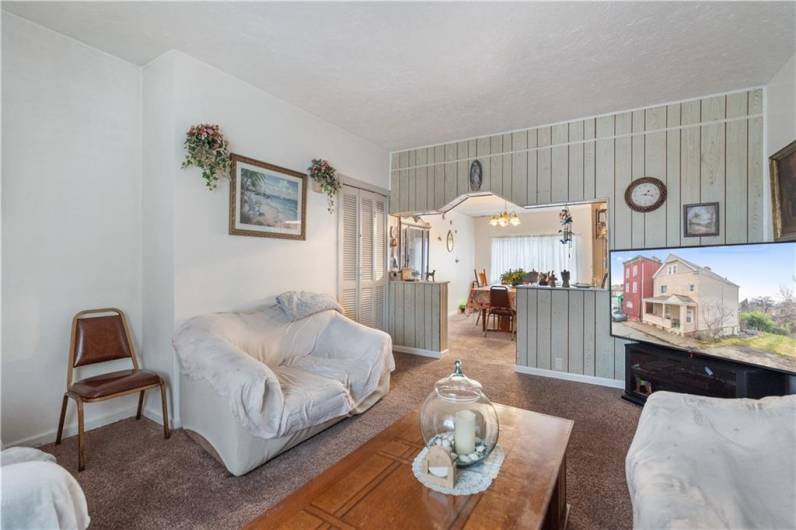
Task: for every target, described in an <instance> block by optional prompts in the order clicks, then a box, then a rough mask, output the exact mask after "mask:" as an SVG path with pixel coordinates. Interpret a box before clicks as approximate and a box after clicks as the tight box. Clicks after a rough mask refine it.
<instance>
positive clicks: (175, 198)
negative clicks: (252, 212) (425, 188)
mask: <svg viewBox="0 0 796 530" xmlns="http://www.w3.org/2000/svg"><path fill="white" fill-rule="evenodd" d="M143 78H144V105H143V123H144V136H145V142H146V145H145V146H146V148H145V149H144V152H143V158H144V167H145V172H144V173H145V174H144V176H143V189H144V195H143V212H144V228H143V230H144V289H143V290H144V294H143V301H144V308H145V312H146V314H147V317H146V318H147V320H146V323H147V325H146V334H145V337H146V338H145V342H146V344H147V347H148V349H149V351H150V353H151V355H152V357H151V361H152V365H153V366H156V367H157V369H158V370H163V371H167V372H170V374H171V377H170V379H171V388H172V394H173V395H172V402H173V404H174V412H172V414H173V417H174V418H175V423H176V424H179V388H178V387H179V382H178V380H177V379H178V378H177V377H176V376H177V374H178V366H177V364H176V361H175V356H174V353H173V350H172V348H171V344H170V340H171V336H172V334H173V331H174V328H175V326H177V325H178V324H179V322H181V321H182V320H184V319H186V318H189V317H192V316H195V315H198V314H203V313H208V312H214V311H229V310H238V309H248V308H252V307H256V306H258V305H263V304H265V303H271V302H272V301H273V299H274V298H275V297H276V295H278V294H279V293H281V292H284V291H286V290H289V289H296V290H298V289H303V290H310V291H318V292H326V293H329V294H331V295H335V294H336V286H337V213H336V212H335V213H334V214H329V213H328V212H327V210H326V197H325V196H324V195H321V194H318V193H315V192H313V191H312V190H311V189H310V190H309V191H308V194H307V198H308V200H307V203H308V204H307V239H306V240H305V241H295V240H284V239H273V238H260V237H244V236H231V235H229V234H228V215H229V184H228V182H227V181H223V182H221V183H220V184H219V186H218V188H217V189H216V190H215V191H209V190H208V189H207V188H206V187H205V185H204V182H203V180H202V179H201V177H200V171H199V170H198V169H196V168H191V169H187V170H182V169H180V162H181V160H182V157H183V147H182V144H183V141H184V139H185V131H187V130H188V128H189V127H190V126H191V125H192V124H195V123H199V122H210V123H218V124H220V125H221V127H222V131H223V133H224V135H225V136H226V137H227V139H228V140H229V142H230V146H231V149H232V150H233V151H234V152H236V153H239V154H241V155H244V156H247V157H250V158H255V159H258V160H262V161H265V162H269V163H272V164H276V165H278V166H283V167H287V168H290V169H294V170H297V171H305V170H306V168H307V166H308V165H309V163H310V160H311V159H313V158H318V157H321V158H327V159H329V160H330V161H331V162H332V163H333V164H334V166H335V167H336V168H337V169H338V170H339V171H340V172H341V173H344V174H345V175H347V176H350V177H353V178H356V179H358V180H361V181H365V182H368V183H371V184H375V185H378V186H381V187H383V188H387V187H388V184H387V182H388V177H387V175H388V170H387V168H388V164H389V157H388V153H387V151H386V150H384V149H381V148H379V147H377V146H375V145H374V144H371V143H369V142H367V141H365V140H363V139H361V138H359V137H357V136H354V135H352V134H350V133H348V132H346V131H344V130H342V129H340V128H338V127H336V126H334V125H331V124H329V123H327V122H324V121H322V120H320V119H318V118H317V117H315V116H313V115H311V114H309V113H307V112H305V111H303V110H301V109H298V108H296V107H294V106H291V105H289V104H287V103H285V102H283V101H281V100H279V99H277V98H275V97H273V96H271V95H269V94H267V93H265V92H263V91H262V90H260V89H258V88H255V87H253V86H252V85H249V84H247V83H244V82H242V81H240V80H239V79H237V78H235V77H232V76H230V75H228V74H226V73H224V72H222V71H220V70H218V69H216V68H213V67H211V66H208V65H206V64H204V63H202V62H200V61H198V60H196V59H193V58H192V57H190V56H188V55H186V54H184V53H181V52H176V51H172V52H168V53H167V54H164V55H163V56H161V57H159V58H158V59H156V60H155V61H153V62H152V63H150V64H149V65H147V67H146V68H145V69H144V73H143ZM150 314H151V315H155V316H152V317H150ZM150 319H151V322H150ZM159 407H160V403H159V401H158V400H155V399H152V400H150V401H149V402H148V403H147V405H146V411H147V415H148V416H150V417H152V418H155V419H160V413H159Z"/></svg>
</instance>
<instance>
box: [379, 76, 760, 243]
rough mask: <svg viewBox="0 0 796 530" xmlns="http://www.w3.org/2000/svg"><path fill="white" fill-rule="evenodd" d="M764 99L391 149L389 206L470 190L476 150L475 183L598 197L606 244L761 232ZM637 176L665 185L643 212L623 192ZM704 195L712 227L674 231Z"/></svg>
mask: <svg viewBox="0 0 796 530" xmlns="http://www.w3.org/2000/svg"><path fill="white" fill-rule="evenodd" d="M762 98H763V95H762V90H760V89H757V90H751V91H744V92H735V93H730V94H726V95H720V96H711V97H708V98H703V99H697V100H690V101H684V102H682V103H673V104H670V105H661V106H656V107H648V108H645V109H640V110H634V111H630V112H620V113H616V114H612V115H607V116H600V117H597V118H587V119H584V120H575V121H571V122H568V123H561V124H556V125H552V126H544V127H536V128H533V129H527V130H524V131H517V132H512V133H507V134H497V135H494V136H489V137H483V138H476V139H473V140H467V141H460V142H452V143H448V144H444V145H437V146H431V147H424V148H420V149H410V150H407V151H401V152H398V153H393V156H392V159H391V186H392V196H393V198H394V199H393V200H392V201H391V202H390V212H391V213H406V214H417V213H423V212H432V211H443V210H445V209H446V208H449V207H450V206H451V204H452V203H455V200H456V199H457V197H461V196H462V195H465V194H467V193H470V192H471V190H470V187H469V178H468V175H469V167H470V163H471V162H472V161H473V160H475V159H478V160H480V161H481V165H482V168H483V184H482V186H481V189H480V190H479V191H480V192H492V193H494V194H496V195H499V196H501V197H503V198H505V199H507V200H509V201H511V202H513V203H515V204H518V205H520V206H533V205H545V204H557V203H563V202H578V201H587V200H592V199H607V200H608V202H609V209H610V219H609V222H610V226H609V228H610V234H611V235H610V238H611V247H612V248H616V249H624V248H654V247H660V246H675V245H678V246H679V245H700V244H702V245H707V244H721V243H725V242H726V243H743V242H747V241H750V242H754V241H762V239H763V226H764V224H765V219H764V218H763V173H764V172H763V115H762V111H763V106H762V105H763V101H762ZM644 176H654V177H657V178H659V179H661V180H662V181H663V182H664V183H666V185H667V188H668V191H669V194H668V199H667V201H666V204H665V205H664V206H663V207H661V208H660V209H658V210H656V211H654V212H650V213H646V214H645V213H638V212H633V211H631V210H630V208H628V207H627V205H626V204H625V201H624V193H625V189H626V188H627V186H628V185H629V184H630V183H631V182H632V181H634V180H636V179H639V178H641V177H644ZM396 199H397V200H396ZM714 201H718V202H719V204H720V209H719V213H720V216H721V221H720V222H721V235H719V236H717V237H703V238H684V237H682V216H683V213H682V206H683V205H684V204H690V203H698V202H714Z"/></svg>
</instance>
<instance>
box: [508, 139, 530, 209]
mask: <svg viewBox="0 0 796 530" xmlns="http://www.w3.org/2000/svg"><path fill="white" fill-rule="evenodd" d="M511 148H512V150H513V151H514V154H512V155H510V156H511V198H510V199H511V202H513V203H514V204H517V205H519V206H525V205H527V201H528V151H527V149H528V133H527V132H526V131H522V132H517V133H514V134H513V135H512V137H511Z"/></svg>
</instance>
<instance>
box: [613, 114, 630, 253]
mask: <svg viewBox="0 0 796 530" xmlns="http://www.w3.org/2000/svg"><path fill="white" fill-rule="evenodd" d="M631 119H632V115H631V114H630V113H629V112H626V113H624V114H619V115H617V116H616V124H615V127H616V129H615V130H616V135H617V136H616V140H615V141H614V187H613V189H614V196H613V202H612V203H611V205H610V206H611V207H613V209H614V224H613V229H614V230H613V232H614V237H613V248H631V247H632V246H633V233H632V230H633V219H632V215H631V214H632V211H631V210H630V208H629V207H628V206H627V203H625V189H626V188H627V187H628V185H630V182H631V175H632V162H633V151H632V137H631V136H630V132H631ZM609 209H610V208H609Z"/></svg>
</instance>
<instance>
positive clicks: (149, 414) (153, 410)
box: [142, 403, 182, 430]
mask: <svg viewBox="0 0 796 530" xmlns="http://www.w3.org/2000/svg"><path fill="white" fill-rule="evenodd" d="M142 414H143V415H144V417H145V418H148V419H150V420H152V421H154V422H155V423H157V424H159V425H163V412H162V409H161V408H160V403H158V406H157V407H144V410H143V412H142ZM169 423H170V427H171V429H172V430H174V429H179V428H181V427H182V421H181V420H180V417H179V416H178V415H175V414H174V411H173V410H170V411H169Z"/></svg>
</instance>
